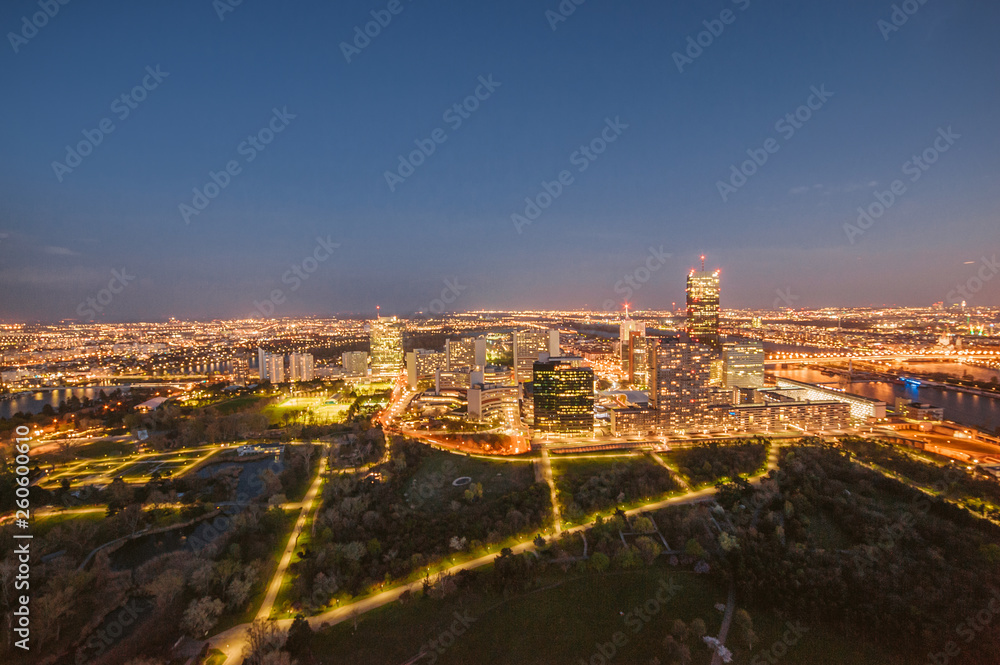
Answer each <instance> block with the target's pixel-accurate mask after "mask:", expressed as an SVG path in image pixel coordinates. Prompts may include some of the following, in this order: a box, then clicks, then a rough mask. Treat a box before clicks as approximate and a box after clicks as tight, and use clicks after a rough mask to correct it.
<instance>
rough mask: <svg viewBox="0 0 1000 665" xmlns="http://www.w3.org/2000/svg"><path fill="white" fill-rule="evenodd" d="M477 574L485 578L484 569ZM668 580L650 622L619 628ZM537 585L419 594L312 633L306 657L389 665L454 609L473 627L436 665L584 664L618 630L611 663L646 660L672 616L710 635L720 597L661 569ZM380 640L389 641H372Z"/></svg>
mask: <svg viewBox="0 0 1000 665" xmlns="http://www.w3.org/2000/svg"><path fill="white" fill-rule="evenodd" d="M482 570H484V571H486V572H487V573H488V572H489V570H490V569H489V568H484V569H482ZM669 579H673V581H674V582H675V583H676V584H678V585H679V587H680V588H679V589H678V590H677V591H676V593H675V595H674V596H673V597H672V598H671V599H670V600H669V601H668V602H667V603H666V605H665V606H664V607H663V609H662V610H661V611H659V612H658V613H657V614H656V616H655V617H654V618H653V620H652V621H650V622H649V623H648V624H645V625H641V627H640V628H639V630H638V632H635V631H634V629H633V628H632V625H633V624H630V625H629V626H626V624H625V617H624V616H623V615H622V614H620V612H629V611H630V610H631V609H632V608H634V607H637V606H639V605H641V604H643V603H645V602H646V601H648V600H649V599H651V598H653V597H654V596H655V594H656V593H657V590H658V588H659V584H660V583H661V581H666V580H669ZM543 584H545V586H544V587H543V588H541V589H539V590H535V591H532V592H528V593H523V594H519V595H516V596H513V597H511V598H509V599H504V598H503V597H502V596H500V595H496V594H493V593H483V592H477V591H470V592H460V593H459V594H456V595H453V596H451V597H449V598H445V599H442V600H433V599H430V598H423V597H418V598H415V599H413V600H411V601H410V602H409V603H407V604H404V605H401V604H399V603H396V604H393V605H390V606H386V607H383V608H380V609H378V610H375V611H373V612H369V613H367V614H364V615H361V616H360V617H359V618H358V625H357V629H356V630H355V629H354V627H353V623H352V622H351V621H345V622H342V623H340V624H337V625H335V626H332V627H330V628H328V629H327V630H325V631H321V632H319V633H317V636H316V638H315V640H314V645H313V651H314V653H316V654H317V655H318V656H319V659H320V662H322V663H329V664H331V665H332V664H333V663H340V662H358V663H365V664H366V665H369V664H370V665H378V664H383V663H384V664H386V665H398V664H399V663H403V662H407V661H408V660H409V659H411V658H413V657H414V656H416V655H417V653H419V651H420V648H421V645H423V644H425V643H427V642H429V641H430V640H431V639H435V638H437V637H438V636H439V635H441V634H442V633H443V631H445V630H447V629H448V628H449V627H450V626H451V625H452V624H453V622H454V621H455V613H456V612H459V613H460V614H462V615H466V616H470V617H471V618H473V619H475V621H474V622H473V623H472V624H471V626H470V627H469V630H468V632H467V633H465V634H464V635H462V636H460V637H459V638H458V639H457V640H456V641H455V643H454V645H453V646H451V647H450V648H449V649H447V650H445V651H444V653H443V654H441V655H439V657H438V661H437V662H438V663H441V664H443V665H448V664H455V665H459V664H466V663H477V664H478V663H484V664H492V665H501V664H508V663H509V664H514V663H516V664H518V665H528V664H533V663H538V664H540V665H541V664H544V665H557V664H561V663H567V664H569V663H577V662H578V661H579V659H584V661H585V662H589V659H590V657H591V655H593V654H594V653H596V649H597V645H598V644H599V643H604V642H608V641H610V640H611V639H612V635H613V634H614V633H615V632H617V631H622V632H623V633H625V634H626V636H627V639H628V643H627V644H626V645H625V647H624V648H623V649H622V650H621V651H620V652H619V654H618V656H617V660H618V661H619V662H623V663H633V662H634V663H639V662H642V663H645V662H646V661H647V660H648V658H649V657H651V655H652V654H653V653H654V649H658V648H659V644H660V642H661V641H662V639H663V637H664V635H665V634H666V632H667V631H668V629H669V626H670V623H671V622H672V621H673V620H674V619H675V618H682V619H684V620H685V621H689V620H691V619H694V618H696V617H702V618H703V619H704V620H705V622H706V624H707V626H708V628H709V631H717V630H718V627H719V623H720V621H721V614H720V613H719V612H718V611H717V610H715V609H714V608H713V607H712V606H713V605H714V604H715V603H717V602H723V601H724V600H725V590H724V589H721V588H716V587H714V586H713V585H712V583H711V582H710V581H709V580H708V579H707V578H704V577H700V576H695V575H693V574H692V573H682V572H678V571H675V570H673V569H669V568H667V567H654V568H650V569H644V570H638V571H628V572H622V573H607V574H603V575H600V574H587V575H584V576H583V577H572V576H569V575H566V574H562V573H554V574H553V575H551V576H549V579H547V580H545V582H543ZM482 586H483V582H482V581H480V582H479V583H477V584H476V588H477V589H478V588H481V587H482ZM389 634H391V635H392V636H393V639H392V640H385V639H380V636H383V635H389ZM645 654H650V656H645ZM705 655H707V651H706V652H705ZM425 660H426V659H425ZM706 662H707V660H706Z"/></svg>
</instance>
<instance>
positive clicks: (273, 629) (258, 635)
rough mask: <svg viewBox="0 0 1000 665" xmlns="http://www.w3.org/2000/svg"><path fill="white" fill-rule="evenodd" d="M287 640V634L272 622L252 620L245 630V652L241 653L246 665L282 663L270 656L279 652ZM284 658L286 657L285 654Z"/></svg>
mask: <svg viewBox="0 0 1000 665" xmlns="http://www.w3.org/2000/svg"><path fill="white" fill-rule="evenodd" d="M287 640H288V633H287V632H285V631H283V630H281V629H280V628H278V625H277V624H276V623H275V622H273V621H268V620H266V619H254V622H253V623H251V624H250V628H249V629H248V630H247V642H246V650H245V651H244V652H243V657H244V659H245V660H244V662H245V663H247V665H266V664H268V663H274V662H279V663H280V662H282V661H281V660H280V656H279V657H278V658H279V660H275V659H274V657H273V656H272V654H274V653H275V652H277V651H279V650H280V649H281V648H282V647H283V646H285V643H286V642H287ZM285 656H288V654H287V653H285Z"/></svg>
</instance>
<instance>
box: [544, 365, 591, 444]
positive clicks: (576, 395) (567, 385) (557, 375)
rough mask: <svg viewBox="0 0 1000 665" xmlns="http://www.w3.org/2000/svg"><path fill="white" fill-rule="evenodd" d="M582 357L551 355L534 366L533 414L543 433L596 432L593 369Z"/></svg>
mask: <svg viewBox="0 0 1000 665" xmlns="http://www.w3.org/2000/svg"><path fill="white" fill-rule="evenodd" d="M585 362H586V361H584V359H583V358H576V357H565V358H558V357H557V358H550V357H548V355H547V354H543V355H542V356H541V357H540V358H539V359H538V360H537V361H536V362H535V363H534V365H533V367H532V373H533V375H534V381H533V382H532V383H533V385H532V388H533V397H532V399H533V407H534V408H533V413H534V422H535V429H536V430H538V431H540V432H558V433H565V434H592V433H593V432H594V370H592V369H591V368H590V367H586V366H585V365H584V363H585Z"/></svg>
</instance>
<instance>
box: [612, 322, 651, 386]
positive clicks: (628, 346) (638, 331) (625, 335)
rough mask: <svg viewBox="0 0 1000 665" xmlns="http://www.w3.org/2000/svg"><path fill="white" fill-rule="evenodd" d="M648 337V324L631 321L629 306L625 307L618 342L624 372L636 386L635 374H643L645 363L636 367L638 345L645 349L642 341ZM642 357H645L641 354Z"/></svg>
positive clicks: (619, 327)
mask: <svg viewBox="0 0 1000 665" xmlns="http://www.w3.org/2000/svg"><path fill="white" fill-rule="evenodd" d="M645 337H646V324H645V323H644V322H642V321H636V320H635V319H630V318H629V316H628V305H626V306H625V318H624V319H622V322H621V323H620V324H619V326H618V342H619V345H620V347H621V353H622V357H621V360H622V372H623V373H624V374H625V376H627V377H628V380H629V382H630V383H633V384H635V378H634V377H635V372H636V370H637V369H638V370H639V372H640V373H643V371H644V370H643V369H642V367H643V366H644V365H645V362H642V361H640V362H642V365H641V366H637V365H636V362H635V360H636V358H635V356H636V350H635V349H636V344H638V345H639V346H642V347H644V346H645V343H644V342H643V341H642V340H644V339H645ZM640 354H641V355H644V354H643V353H642V352H640Z"/></svg>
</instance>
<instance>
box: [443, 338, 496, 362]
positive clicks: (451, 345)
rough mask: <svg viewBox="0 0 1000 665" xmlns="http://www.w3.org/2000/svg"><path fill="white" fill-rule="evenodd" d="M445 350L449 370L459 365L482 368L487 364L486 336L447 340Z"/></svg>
mask: <svg viewBox="0 0 1000 665" xmlns="http://www.w3.org/2000/svg"><path fill="white" fill-rule="evenodd" d="M444 352H445V355H447V363H448V369H449V370H456V369H458V368H459V367H470V368H472V369H474V370H482V369H483V368H484V367H485V366H486V338H485V337H466V338H464V339H448V340H445V343H444Z"/></svg>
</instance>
